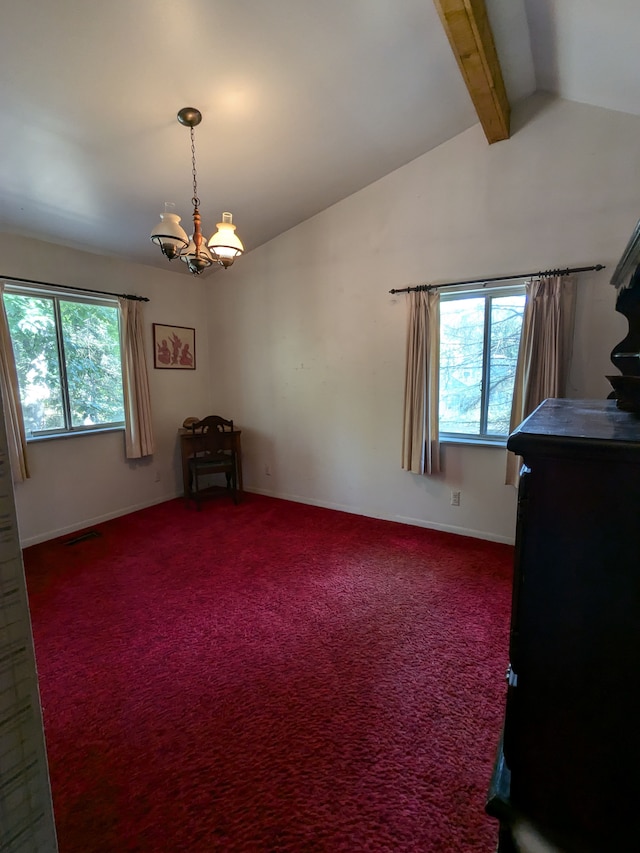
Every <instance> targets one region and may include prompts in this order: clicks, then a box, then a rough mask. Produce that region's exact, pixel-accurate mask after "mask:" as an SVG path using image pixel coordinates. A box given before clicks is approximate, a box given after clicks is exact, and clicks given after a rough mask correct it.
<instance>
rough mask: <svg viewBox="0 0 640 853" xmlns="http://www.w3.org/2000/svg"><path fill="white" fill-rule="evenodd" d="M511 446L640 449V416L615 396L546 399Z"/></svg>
mask: <svg viewBox="0 0 640 853" xmlns="http://www.w3.org/2000/svg"><path fill="white" fill-rule="evenodd" d="M507 447H508V448H509V450H513V451H514V452H516V453H519V454H524V453H526V452H527V451H529V452H540V453H548V452H560V453H564V452H566V451H568V450H569V449H580V450H581V451H588V450H589V449H591V450H593V451H594V452H598V453H603V452H607V453H611V454H619V453H624V454H627V453H631V454H632V455H634V456H635V455H636V454H639V453H640V417H639V416H637V415H634V414H631V413H629V412H623V411H622V410H621V409H618V408H617V406H616V402H615V400H556V399H550V400H545V401H544V402H543V403H541V404H540V405H539V406H538V408H537V409H536V410H535V411H534V412H532V413H531V414H530V415H529V417H528V418H526V419H525V420H524V421H523V422H522V423H521V424H520V426H519V427H518V428H517V429H516V430H515V431H514V432H513V433H512V434H511V436H510V437H509V440H508V442H507Z"/></svg>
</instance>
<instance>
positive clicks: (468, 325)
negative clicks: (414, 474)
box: [440, 297, 485, 435]
mask: <svg viewBox="0 0 640 853" xmlns="http://www.w3.org/2000/svg"><path fill="white" fill-rule="evenodd" d="M484 306H485V299H484V297H469V298H466V299H452V300H444V299H443V300H442V301H441V303H440V430H441V432H460V433H467V434H471V435H477V434H478V432H479V431H480V414H481V399H482V353H483V347H484Z"/></svg>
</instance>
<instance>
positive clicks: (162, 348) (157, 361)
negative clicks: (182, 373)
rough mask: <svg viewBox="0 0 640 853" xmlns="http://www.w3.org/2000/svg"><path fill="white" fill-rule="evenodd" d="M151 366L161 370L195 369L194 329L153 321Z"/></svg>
mask: <svg viewBox="0 0 640 853" xmlns="http://www.w3.org/2000/svg"><path fill="white" fill-rule="evenodd" d="M153 366H154V367H158V368H160V369H161V370H195V369H196V330H195V329H188V328H187V327H186V326H163V325H162V324H161V323H154V324H153Z"/></svg>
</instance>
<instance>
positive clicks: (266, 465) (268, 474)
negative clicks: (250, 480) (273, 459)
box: [264, 462, 271, 477]
mask: <svg viewBox="0 0 640 853" xmlns="http://www.w3.org/2000/svg"><path fill="white" fill-rule="evenodd" d="M264 473H265V474H266V475H267V477H270V476H271V465H269V463H268V462H267V463H266V464H265V466H264Z"/></svg>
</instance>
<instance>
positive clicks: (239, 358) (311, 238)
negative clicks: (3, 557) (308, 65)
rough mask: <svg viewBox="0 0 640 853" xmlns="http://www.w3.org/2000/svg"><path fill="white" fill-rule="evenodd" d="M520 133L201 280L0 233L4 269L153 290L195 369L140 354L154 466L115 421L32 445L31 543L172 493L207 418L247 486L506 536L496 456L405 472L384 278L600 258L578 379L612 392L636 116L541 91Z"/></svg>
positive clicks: (395, 323) (394, 184) (467, 143)
mask: <svg viewBox="0 0 640 853" xmlns="http://www.w3.org/2000/svg"><path fill="white" fill-rule="evenodd" d="M513 131H514V132H513V136H512V138H511V139H510V140H509V141H507V142H502V143H498V144H496V145H493V146H488V145H487V143H486V141H485V139H484V136H483V134H482V131H481V129H480V127H479V126H477V127H474V128H471V129H470V130H468V131H466V132H465V133H463V134H461V135H460V136H459V137H457V138H456V139H454V140H452V141H450V142H448V143H445V144H444V145H442V146H440V147H439V148H437V149H436V150H435V151H432V152H430V153H428V154H425V155H424V156H423V157H420V158H419V159H417V160H415V161H413V162H412V163H410V164H408V165H407V166H405V167H403V168H402V169H399V170H398V171H396V172H394V173H392V174H391V175H388V176H387V177H386V178H383V179H382V180H380V181H378V182H376V183H375V184H372V185H371V186H369V187H367V188H366V189H364V190H362V191H361V192H359V193H356V194H355V195H353V196H350V197H349V198H347V199H345V200H344V201H342V202H340V203H339V204H337V205H335V206H334V207H332V208H330V209H329V210H327V211H325V212H324V213H321V214H319V215H318V216H316V217H314V218H313V219H310V220H308V221H307V222H304V223H302V224H301V225H299V226H298V227H296V228H294V229H292V230H291V231H289V232H287V233H286V234H284V235H282V236H280V237H278V238H277V239H275V240H273V241H271V242H270V243H268V244H266V245H265V246H262V247H260V248H258V249H256V250H254V251H252V252H250V253H248V254H247V255H245V257H243V258H242V259H241V260H240V261H238V262H237V263H236V264H235V265H234V266H233V268H232V269H230V270H228V271H224V272H223V271H221V272H218V273H216V274H214V275H210V276H208V277H207V278H205V279H194V278H193V277H189V276H186V275H176V274H175V273H174V272H172V269H173V268H171V267H168V268H167V270H166V271H165V270H157V269H153V268H150V267H144V266H138V265H134V264H128V263H124V262H120V261H118V260H115V259H112V258H106V257H101V256H97V255H91V254H88V253H84V252H77V251H74V250H72V249H68V248H65V247H61V246H53V245H51V244H46V243H39V242H37V241H33V240H27V239H25V238H19V237H14V236H13V235H8V234H0V249H1V251H2V263H1V265H0V274H3V275H14V276H23V277H25V278H33V279H42V280H45V281H52V282H60V283H64V284H71V285H77V286H80V287H92V288H96V289H105V290H113V291H116V292H134V293H138V294H140V295H142V296H148V297H150V299H151V301H150V302H149V303H148V305H147V306H146V318H147V329H148V332H149V338H148V341H147V347H148V353H149V361H150V365H151V363H152V361H151V356H152V350H151V324H152V323H153V322H160V323H173V324H176V325H182V326H192V327H195V328H196V336H197V359H198V369H197V370H196V371H193V372H186V371H158V370H153V368H152V367H150V380H151V391H152V401H153V410H154V429H155V434H156V441H157V451H156V453H155V454H154V457H153V458H152V459H151V460H147V461H142V462H138V463H131V462H126V461H125V460H124V453H123V448H122V441H123V439H122V435H121V434H120V433H115V434H109V435H102V436H82V437H73V438H69V439H58V440H52V441H47V442H41V443H38V444H31V445H30V447H29V451H30V452H29V455H30V463H31V468H32V474H33V476H32V479H31V480H29V481H27V482H26V483H23V484H19V485H18V486H17V487H16V506H17V512H18V519H19V525H20V533H21V540H22V544H23V545H27V544H31V543H33V542H36V541H39V540H41V539H46V538H50V537H52V536H56V535H60V534H62V533H66V532H68V531H71V530H76V529H79V528H82V527H84V526H87V525H90V524H92V523H95V522H96V521H98V520H100V519H104V518H108V517H112V516H115V515H119V514H122V513H125V512H128V511H131V510H134V509H137V508H139V507H142V506H146V505H149V504H151V503H154V502H158V501H162V500H166V499H169V498H171V497H174V496H175V495H177V494H179V493H180V491H181V481H180V466H179V457H178V447H177V440H176V432H177V429H178V427H179V426H180V424H181V423H182V420H183V419H184V417H186V416H187V415H198V416H199V415H202V414H206V413H207V412H212V411H213V412H217V413H220V414H224V415H226V416H228V417H233V418H234V420H235V421H236V422H237V423H238V424H239V425H240V426H241V427H242V429H243V438H242V441H243V451H244V466H243V467H244V479H245V486H246V487H247V488H248V489H249V490H254V491H260V492H264V493H267V494H274V495H278V496H281V497H285V498H290V499H293V500H300V501H305V502H308V503H315V504H321V505H326V506H330V507H335V508H338V509H344V510H347V511H350V512H356V513H363V514H366V515H372V516H379V517H383V518H389V519H394V520H399V521H407V522H410V523H414V524H423V525H426V526H433V527H441V528H444V529H449V530H454V531H459V532H466V533H471V534H473V535H479V536H482V537H486V538H490V539H497V540H504V541H511V540H512V538H513V528H514V515H515V494H514V490H513V489H512V488H510V487H506V486H503V485H502V483H503V476H504V453H503V451H501V450H498V449H495V448H477V447H459V446H452V445H449V446H445V447H444V448H443V457H444V467H445V473H444V474H443V475H442V476H440V477H433V478H428V477H419V476H416V475H413V474H409V473H407V472H405V471H402V469H401V468H400V447H401V433H402V393H403V378H404V354H405V324H406V304H405V300H406V297H405V296H404V295H396V296H392V295H390V294H389V293H388V291H389V290H390V289H391V288H401V287H406V286H407V285H412V284H418V283H422V282H425V281H438V280H454V279H460V278H469V277H473V276H476V275H487V276H490V275H497V274H508V273H513V272H520V271H523V272H524V271H534V270H538V269H541V268H544V269H547V268H550V267H555V266H566V265H580V266H581V265H585V264H591V263H597V262H599V263H604V264H607V269H606V270H604V271H603V272H600V273H592V274H590V275H586V276H583V278H582V280H581V283H580V286H579V302H578V317H577V329H576V340H575V353H574V355H575V357H574V362H573V367H572V373H571V383H570V395H571V396H573V397H605V396H606V395H607V394H608V391H609V386H608V384H607V382H606V379H605V378H604V376H605V374H607V373H610V372H614V371H613V368H612V365H611V364H610V362H609V352H610V351H611V349H612V348H613V346H614V345H615V344H616V343H617V342H618V341H619V340H620V339H621V338H622V337H623V336H624V334H625V330H626V323H625V321H624V318H622V317H621V316H620V315H617V314H615V312H614V307H613V306H614V295H615V294H614V291H613V288H611V287H610V285H609V284H608V281H609V277H610V274H611V272H612V269H613V266H614V265H615V263H616V262H617V260H618V258H619V257H620V254H621V253H622V251H623V249H624V247H625V245H626V242H627V240H628V237H629V235H630V234H631V232H632V230H633V227H634V226H635V223H636V221H637V219H638V217H640V185H639V184H638V182H637V175H638V174H639V173H640V119H639V118H636V117H633V116H629V115H626V114H623V113H616V112H610V111H607V110H602V109H598V108H594V107H589V106H584V105H580V104H573V103H568V102H563V101H558V100H555V101H554V100H550V99H548V98H546V97H541V96H535V97H533V98H531V99H530V100H528V101H527V102H526V103H525V104H523V105H521V106H520V107H519V108H518V109H517V110H516V111H515V113H514V119H513ZM266 465H268V466H269V467H270V470H271V475H269V476H268V475H267V474H266V473H265V466H266ZM158 474H159V476H160V481H159V482H156V476H157V475H158ZM452 489H456V490H460V491H461V492H462V501H461V506H460V507H451V506H450V504H449V499H450V492H451V490H452Z"/></svg>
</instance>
